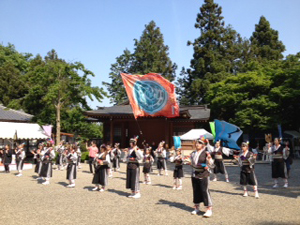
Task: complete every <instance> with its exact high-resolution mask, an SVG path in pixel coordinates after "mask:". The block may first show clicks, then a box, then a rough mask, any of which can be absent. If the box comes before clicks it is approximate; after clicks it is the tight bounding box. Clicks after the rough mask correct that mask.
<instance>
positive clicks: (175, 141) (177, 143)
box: [173, 136, 181, 149]
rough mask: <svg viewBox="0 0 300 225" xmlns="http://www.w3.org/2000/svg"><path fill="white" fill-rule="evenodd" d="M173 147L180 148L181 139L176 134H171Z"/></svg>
mask: <svg viewBox="0 0 300 225" xmlns="http://www.w3.org/2000/svg"><path fill="white" fill-rule="evenodd" d="M173 140H174V147H175V149H178V148H181V140H180V137H178V136H173Z"/></svg>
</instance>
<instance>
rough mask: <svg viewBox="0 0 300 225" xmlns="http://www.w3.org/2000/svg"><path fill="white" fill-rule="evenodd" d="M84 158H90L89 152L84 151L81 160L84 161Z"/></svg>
mask: <svg viewBox="0 0 300 225" xmlns="http://www.w3.org/2000/svg"><path fill="white" fill-rule="evenodd" d="M84 160H89V152H83V153H82V154H81V162H84Z"/></svg>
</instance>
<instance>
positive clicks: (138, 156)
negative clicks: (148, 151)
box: [135, 149, 143, 161]
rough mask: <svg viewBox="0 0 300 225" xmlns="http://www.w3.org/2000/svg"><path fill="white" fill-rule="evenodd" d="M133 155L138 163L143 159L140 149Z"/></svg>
mask: <svg viewBox="0 0 300 225" xmlns="http://www.w3.org/2000/svg"><path fill="white" fill-rule="evenodd" d="M135 153H136V158H137V160H138V161H140V160H142V159H143V152H142V151H141V150H140V149H138V150H136V151H135Z"/></svg>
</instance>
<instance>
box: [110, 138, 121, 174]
mask: <svg viewBox="0 0 300 225" xmlns="http://www.w3.org/2000/svg"><path fill="white" fill-rule="evenodd" d="M114 147H115V148H114V149H113V150H112V155H113V160H112V161H113V169H114V171H119V170H120V157H121V153H122V152H121V150H120V143H115V146H114Z"/></svg>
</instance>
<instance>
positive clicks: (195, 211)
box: [191, 209, 200, 215]
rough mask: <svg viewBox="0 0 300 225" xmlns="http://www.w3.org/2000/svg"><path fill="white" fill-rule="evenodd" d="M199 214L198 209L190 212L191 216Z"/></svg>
mask: <svg viewBox="0 0 300 225" xmlns="http://www.w3.org/2000/svg"><path fill="white" fill-rule="evenodd" d="M199 212H200V210H199V209H194V211H192V212H191V214H192V215H197V214H198V213H199Z"/></svg>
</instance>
